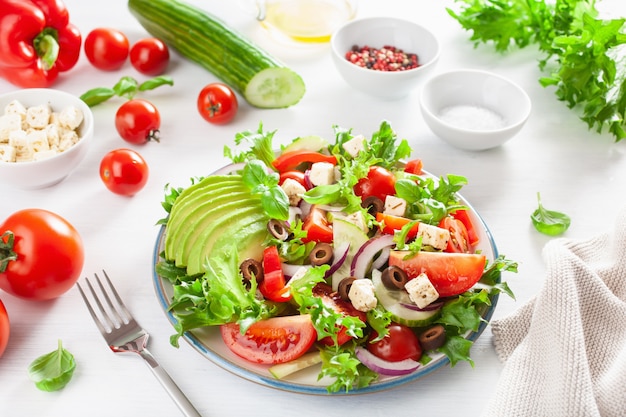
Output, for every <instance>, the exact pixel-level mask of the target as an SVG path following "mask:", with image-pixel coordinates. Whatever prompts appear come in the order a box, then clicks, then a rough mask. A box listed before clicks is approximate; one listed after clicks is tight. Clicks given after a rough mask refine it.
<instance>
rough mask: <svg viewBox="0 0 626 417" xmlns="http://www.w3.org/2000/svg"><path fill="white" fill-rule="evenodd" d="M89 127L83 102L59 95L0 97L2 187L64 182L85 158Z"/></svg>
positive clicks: (44, 91)
mask: <svg viewBox="0 0 626 417" xmlns="http://www.w3.org/2000/svg"><path fill="white" fill-rule="evenodd" d="M93 125H94V122H93V114H92V112H91V110H90V109H89V107H88V106H87V105H86V104H85V102H83V101H82V100H81V99H80V98H78V97H77V96H74V95H72V94H69V93H66V92H64V91H61V90H55V89H50V88H27V89H23V90H16V91H13V92H10V93H6V94H3V95H0V182H1V183H2V184H5V185H9V186H14V187H16V188H25V189H36V188H44V187H49V186H52V185H54V184H57V183H58V182H60V181H62V180H63V179H64V178H66V177H67V176H68V175H69V174H70V173H71V172H72V171H73V170H74V169H75V168H76V167H77V166H78V165H79V164H80V163H81V162H82V161H83V159H84V158H85V156H86V155H87V152H88V150H89V147H90V145H91V141H92V138H93Z"/></svg>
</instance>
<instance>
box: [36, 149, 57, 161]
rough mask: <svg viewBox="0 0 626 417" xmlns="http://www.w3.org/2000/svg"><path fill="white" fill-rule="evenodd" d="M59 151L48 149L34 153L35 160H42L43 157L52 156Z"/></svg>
mask: <svg viewBox="0 0 626 417" xmlns="http://www.w3.org/2000/svg"><path fill="white" fill-rule="evenodd" d="M57 153H58V152H56V151H55V150H53V149H48V150H47V151H39V152H37V153H34V154H33V161H41V160H42V159H47V158H52V157H53V156H55V155H56V154H57Z"/></svg>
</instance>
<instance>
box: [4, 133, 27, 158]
mask: <svg viewBox="0 0 626 417" xmlns="http://www.w3.org/2000/svg"><path fill="white" fill-rule="evenodd" d="M9 146H12V147H13V148H14V149H15V160H16V161H27V160H28V158H32V152H31V150H30V147H29V146H28V140H27V139H26V132H25V131H24V130H22V129H19V130H14V131H12V132H10V133H9Z"/></svg>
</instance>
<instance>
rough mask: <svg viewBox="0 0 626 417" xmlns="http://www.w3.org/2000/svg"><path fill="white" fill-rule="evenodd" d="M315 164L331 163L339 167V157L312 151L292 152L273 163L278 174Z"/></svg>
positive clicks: (284, 154) (286, 153)
mask: <svg viewBox="0 0 626 417" xmlns="http://www.w3.org/2000/svg"><path fill="white" fill-rule="evenodd" d="M315 162H329V163H331V164H333V165H337V157H336V156H334V155H325V154H323V153H319V152H312V151H292V152H285V153H283V154H282V155H280V156H279V157H278V158H276V159H275V160H274V161H273V162H272V165H273V166H274V168H276V170H277V171H278V172H285V171H292V170H294V169H295V168H296V167H297V166H298V165H301V164H304V163H315Z"/></svg>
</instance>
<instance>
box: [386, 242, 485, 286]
mask: <svg viewBox="0 0 626 417" xmlns="http://www.w3.org/2000/svg"><path fill="white" fill-rule="evenodd" d="M408 254H409V253H408V252H407V251H391V253H390V254H389V265H390V266H392V265H395V266H398V267H400V268H401V269H402V270H404V272H406V273H407V276H408V278H409V279H412V278H415V277H417V276H418V275H419V274H421V273H422V272H423V273H425V274H426V275H427V276H428V279H429V280H430V282H431V283H432V284H433V286H434V287H435V289H436V290H437V292H438V293H439V296H440V297H451V296H453V295H459V294H461V293H464V292H465V291H467V290H469V289H470V288H472V287H473V286H474V284H476V283H477V282H478V281H479V280H480V277H481V276H482V275H483V271H484V269H485V262H486V257H485V255H481V254H473V253H448V252H419V253H418V254H417V255H415V256H413V257H409V258H408V259H404V258H405V257H406V255H408Z"/></svg>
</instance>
